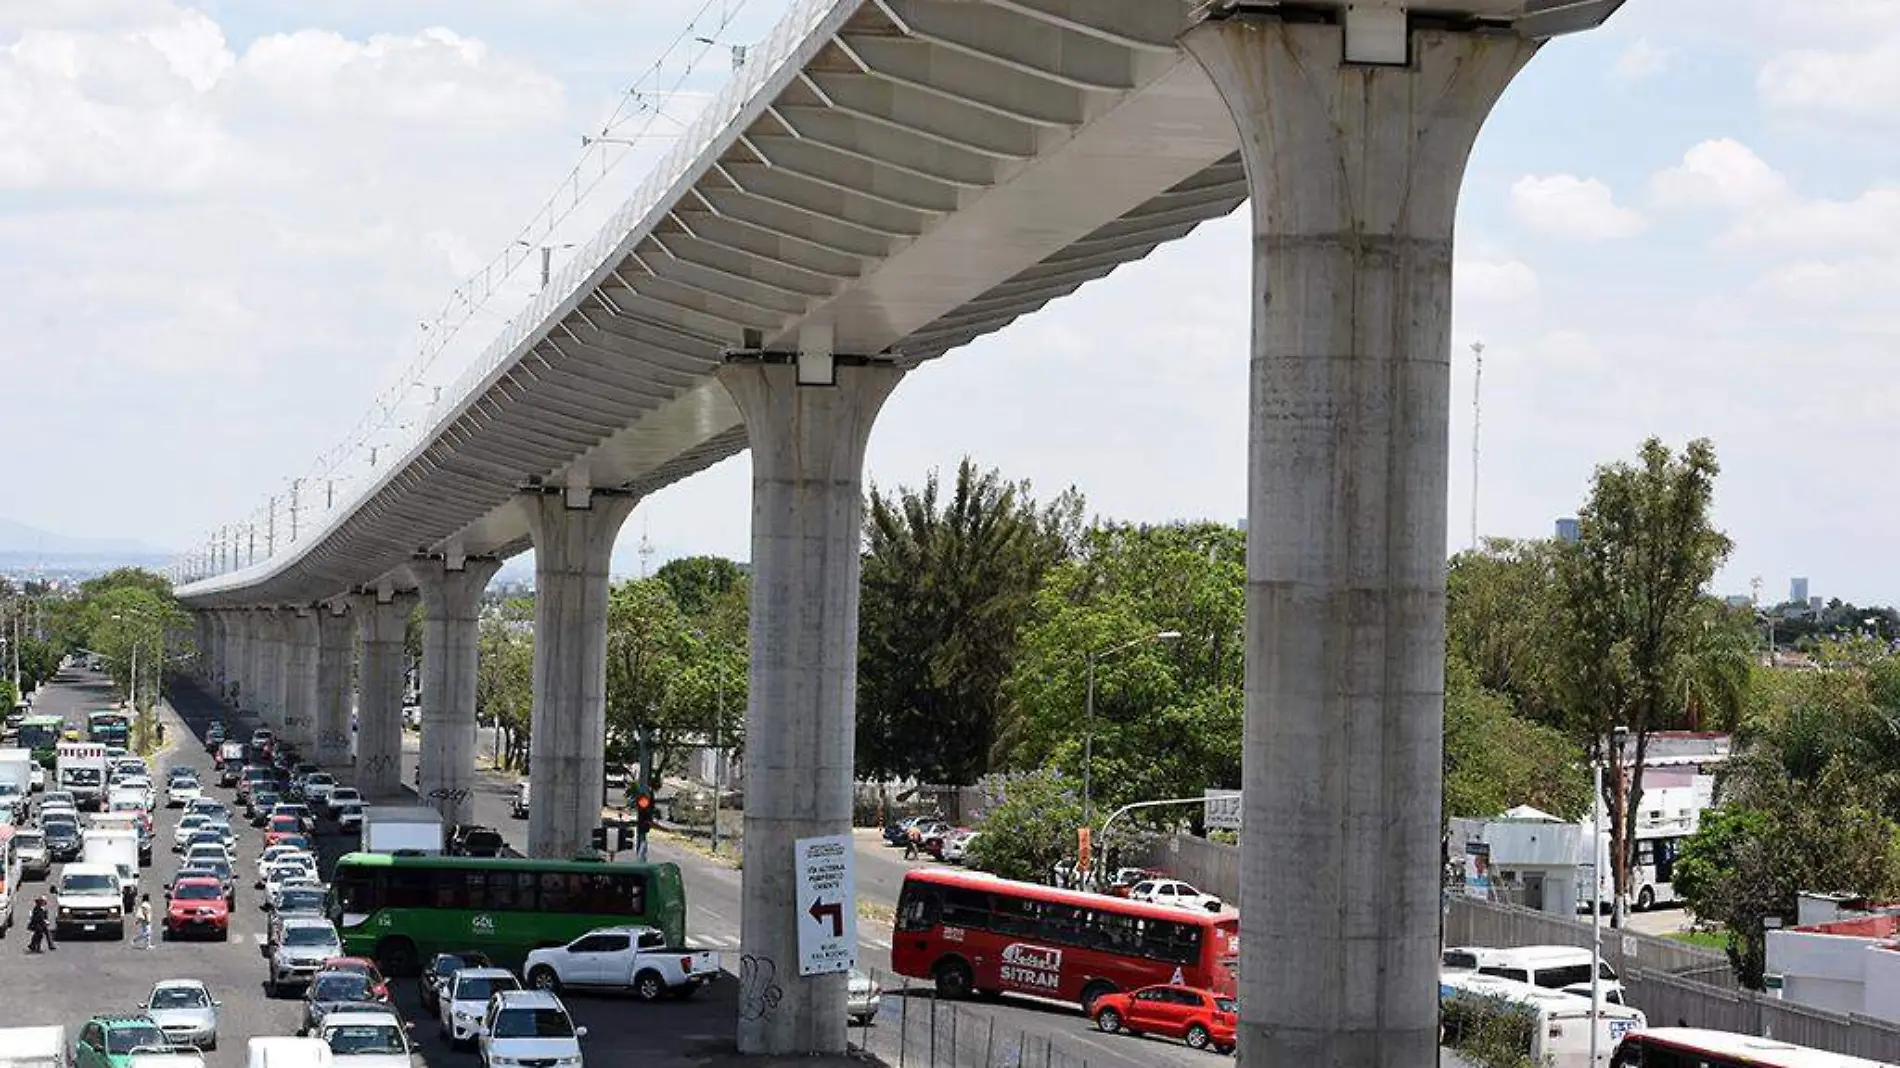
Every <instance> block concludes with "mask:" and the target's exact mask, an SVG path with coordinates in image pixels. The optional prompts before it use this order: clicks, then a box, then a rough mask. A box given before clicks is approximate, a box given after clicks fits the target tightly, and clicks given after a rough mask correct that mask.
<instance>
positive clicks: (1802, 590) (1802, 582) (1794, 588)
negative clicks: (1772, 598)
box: [1788, 578, 1808, 604]
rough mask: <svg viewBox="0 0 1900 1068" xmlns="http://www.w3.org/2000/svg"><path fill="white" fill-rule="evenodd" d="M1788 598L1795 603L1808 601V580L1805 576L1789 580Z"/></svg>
mask: <svg viewBox="0 0 1900 1068" xmlns="http://www.w3.org/2000/svg"><path fill="white" fill-rule="evenodd" d="M1788 600H1790V601H1793V602H1794V603H1795V604H1807V603H1808V580H1807V579H1804V578H1798V579H1789V580H1788Z"/></svg>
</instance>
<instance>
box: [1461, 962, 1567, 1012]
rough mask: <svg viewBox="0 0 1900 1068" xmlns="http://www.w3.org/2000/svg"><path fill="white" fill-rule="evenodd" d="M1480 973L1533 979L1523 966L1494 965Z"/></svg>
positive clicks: (1502, 977) (1509, 977) (1508, 977)
mask: <svg viewBox="0 0 1900 1068" xmlns="http://www.w3.org/2000/svg"><path fill="white" fill-rule="evenodd" d="M1478 974H1479V975H1495V976H1497V977H1498V978H1500V979H1515V980H1517V981H1518V982H1520V983H1528V982H1530V981H1531V974H1530V973H1529V972H1527V971H1525V970H1524V969H1522V968H1500V967H1496V966H1493V967H1490V968H1479V969H1478ZM1585 978H1586V979H1587V978H1588V976H1585ZM1588 1007H1589V1006H1587V1005H1586V1006H1585V1008H1588Z"/></svg>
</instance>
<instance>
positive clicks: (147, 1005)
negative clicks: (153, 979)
mask: <svg viewBox="0 0 1900 1068" xmlns="http://www.w3.org/2000/svg"><path fill="white" fill-rule="evenodd" d="M219 1004H220V1002H219V1001H218V999H216V998H214V997H212V996H211V991H210V990H208V989H206V987H205V985H204V984H203V983H201V982H199V981H198V980H196V979H161V980H159V981H158V982H157V983H155V984H153V986H152V992H151V993H150V994H148V995H146V998H145V1001H144V1002H143V1003H142V1004H140V1005H139V1008H141V1009H144V1010H145V1014H146V1015H147V1016H150V1017H151V1018H152V1022H153V1023H155V1024H157V1025H158V1029H159V1030H160V1031H163V1032H165V1041H167V1042H170V1043H172V1044H173V1045H178V1046H196V1047H197V1048H199V1049H217V1048H218V1005H219Z"/></svg>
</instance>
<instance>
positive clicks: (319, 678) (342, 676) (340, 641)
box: [313, 600, 356, 768]
mask: <svg viewBox="0 0 1900 1068" xmlns="http://www.w3.org/2000/svg"><path fill="white" fill-rule="evenodd" d="M316 617H317V618H316V623H317V670H316V687H317V694H316V702H317V706H316V709H315V712H314V716H315V724H314V732H313V733H314V735H315V738H316V749H315V750H314V751H315V753H316V756H315V758H314V760H315V761H316V763H317V764H319V765H321V766H323V767H325V768H346V767H349V765H350V710H351V707H352V706H353V705H354V704H355V702H356V687H355V685H354V684H355V682H356V678H355V675H356V672H355V667H356V628H355V627H354V626H353V625H352V624H353V623H354V621H353V620H352V619H350V614H349V604H348V602H346V601H341V600H337V601H331V602H329V603H327V604H324V605H321V606H319V607H318V608H317V610H316Z"/></svg>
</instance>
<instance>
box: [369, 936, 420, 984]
mask: <svg viewBox="0 0 1900 1068" xmlns="http://www.w3.org/2000/svg"><path fill="white" fill-rule="evenodd" d="M376 963H377V964H378V965H379V966H380V967H381V968H382V969H383V974H384V975H387V976H390V977H391V978H394V977H395V976H398V975H414V974H416V944H415V943H414V942H411V941H409V940H408V939H407V938H385V939H383V940H382V941H381V942H378V943H376Z"/></svg>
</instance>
